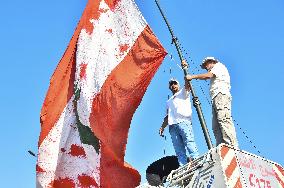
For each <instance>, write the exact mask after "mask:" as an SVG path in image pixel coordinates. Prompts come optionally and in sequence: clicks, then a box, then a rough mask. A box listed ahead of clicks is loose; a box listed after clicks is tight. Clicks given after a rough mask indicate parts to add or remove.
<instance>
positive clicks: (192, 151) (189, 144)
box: [169, 121, 199, 165]
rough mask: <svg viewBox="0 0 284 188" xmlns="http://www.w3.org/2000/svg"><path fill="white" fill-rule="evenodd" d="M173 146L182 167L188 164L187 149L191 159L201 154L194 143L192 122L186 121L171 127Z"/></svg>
mask: <svg viewBox="0 0 284 188" xmlns="http://www.w3.org/2000/svg"><path fill="white" fill-rule="evenodd" d="M169 132H170V135H171V138H172V142H173V146H174V149H175V152H176V155H177V157H178V162H179V164H180V165H185V164H187V155H186V149H187V151H188V153H189V157H190V158H191V159H195V158H197V157H198V155H199V153H198V150H197V147H196V143H195V141H194V134H193V130H192V125H191V122H189V121H184V122H181V123H178V124H173V125H170V126H169Z"/></svg>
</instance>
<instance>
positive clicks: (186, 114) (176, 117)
mask: <svg viewBox="0 0 284 188" xmlns="http://www.w3.org/2000/svg"><path fill="white" fill-rule="evenodd" d="M167 109H168V124H169V125H173V124H177V123H181V122H184V121H191V114H192V109H191V102H190V95H189V92H188V91H186V90H185V89H184V88H182V89H181V90H180V91H178V92H177V93H175V94H174V95H173V96H172V97H171V98H170V99H169V100H168V101H167Z"/></svg>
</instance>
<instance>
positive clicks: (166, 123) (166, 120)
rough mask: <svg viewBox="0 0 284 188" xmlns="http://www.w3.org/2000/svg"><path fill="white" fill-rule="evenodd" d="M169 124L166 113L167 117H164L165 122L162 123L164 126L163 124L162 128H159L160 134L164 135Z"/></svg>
mask: <svg viewBox="0 0 284 188" xmlns="http://www.w3.org/2000/svg"><path fill="white" fill-rule="evenodd" d="M167 126H168V115H166V117H164V121H163V123H162V126H161V128H160V130H159V134H160V136H164V134H163V133H164V130H165V128H166V127H167Z"/></svg>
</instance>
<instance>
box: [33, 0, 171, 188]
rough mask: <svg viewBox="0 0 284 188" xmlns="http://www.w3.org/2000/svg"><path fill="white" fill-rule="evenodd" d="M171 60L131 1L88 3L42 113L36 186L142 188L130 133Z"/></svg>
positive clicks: (90, 0)
mask: <svg viewBox="0 0 284 188" xmlns="http://www.w3.org/2000/svg"><path fill="white" fill-rule="evenodd" d="M165 55H166V52H165V50H164V48H163V47H162V46H161V44H160V42H159V41H158V40H157V38H156V37H155V36H154V34H153V32H152V31H151V29H150V28H149V26H148V25H147V23H146V21H145V20H144V18H143V17H142V15H141V13H140V12H139V10H138V8H137V7H136V5H135V3H134V1H133V0H105V1H104V0H102V1H100V0H89V2H88V4H87V6H86V9H85V11H84V13H83V15H82V18H81V20H80V22H79V24H78V26H77V28H76V30H75V33H74V35H73V37H72V39H71V41H70V44H69V46H68V48H67V50H66V52H65V54H64V55H63V57H62V59H61V61H60V62H59V64H58V66H57V68H56V70H55V72H54V74H53V76H52V78H51V80H50V86H49V89H48V92H47V95H46V98H45V101H44V103H43V107H42V110H41V116H40V120H41V133H40V138H39V145H38V160H37V165H36V172H37V187H56V188H59V187H64V188H69V187H103V188H116V187H118V188H128V187H129V188H131V187H136V186H138V185H139V183H140V179H141V178H140V175H139V173H138V172H137V171H136V170H135V169H133V168H132V167H131V166H130V165H128V164H127V163H126V162H125V161H124V156H125V148H126V143H127V137H128V130H129V126H130V123H131V119H132V116H133V114H134V112H135V110H136V108H137V107H138V106H139V104H140V102H141V100H142V97H143V95H144V93H145V91H146V89H147V86H148V85H149V83H150V81H151V79H152V78H153V76H154V74H155V73H156V71H157V69H158V67H159V66H160V64H161V62H162V61H163V59H164V57H165Z"/></svg>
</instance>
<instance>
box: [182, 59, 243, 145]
mask: <svg viewBox="0 0 284 188" xmlns="http://www.w3.org/2000/svg"><path fill="white" fill-rule="evenodd" d="M201 68H202V69H206V70H207V71H208V72H207V73H204V74H197V75H187V76H186V79H187V80H192V79H199V80H206V79H210V95H211V99H212V114H213V118H212V129H213V132H214V136H215V139H216V145H219V144H221V143H226V144H229V145H233V146H235V147H238V142H237V137H236V130H235V127H234V123H233V120H232V116H231V102H232V96H231V93H230V89H231V85H230V75H229V72H228V69H227V68H226V67H225V65H223V64H222V63H220V62H219V61H218V60H217V59H215V58H214V57H207V58H205V59H204V60H203V62H202V64H201Z"/></svg>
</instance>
